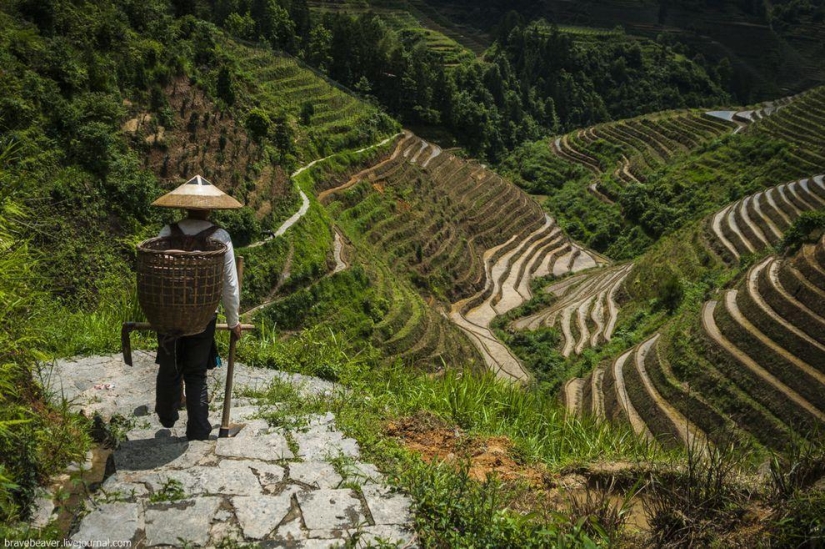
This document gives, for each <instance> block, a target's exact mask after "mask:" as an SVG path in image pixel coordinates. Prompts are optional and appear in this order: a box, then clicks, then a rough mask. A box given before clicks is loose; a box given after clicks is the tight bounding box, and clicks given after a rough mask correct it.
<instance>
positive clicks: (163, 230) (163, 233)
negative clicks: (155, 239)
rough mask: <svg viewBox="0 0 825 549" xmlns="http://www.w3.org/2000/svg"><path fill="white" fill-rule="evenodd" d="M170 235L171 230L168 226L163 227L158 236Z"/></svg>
mask: <svg viewBox="0 0 825 549" xmlns="http://www.w3.org/2000/svg"><path fill="white" fill-rule="evenodd" d="M170 234H172V228H171V227H170V226H169V225H164V226H163V228H162V229H161V230H160V234H159V235H158V236H169V235H170Z"/></svg>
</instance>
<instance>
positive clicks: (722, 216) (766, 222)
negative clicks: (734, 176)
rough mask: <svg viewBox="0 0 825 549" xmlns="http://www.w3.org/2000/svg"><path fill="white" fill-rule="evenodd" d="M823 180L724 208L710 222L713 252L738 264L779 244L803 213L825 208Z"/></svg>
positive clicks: (804, 182) (783, 187)
mask: <svg viewBox="0 0 825 549" xmlns="http://www.w3.org/2000/svg"><path fill="white" fill-rule="evenodd" d="M824 178H825V176H823V175H817V176H815V177H811V178H805V179H800V180H798V181H792V182H790V183H783V184H782V185H777V186H775V187H771V188H769V189H766V190H764V191H762V192H759V193H756V194H753V195H749V196H746V197H745V198H743V199H742V200H739V201H737V202H734V203H733V204H731V205H729V206H727V207H725V208H723V209H722V210H720V211H719V212H717V213H716V214H715V215H713V216H712V217H711V218H710V222H709V224H710V237H711V238H710V240H711V242H712V244H713V247H714V249H715V250H716V251H717V252H718V253H720V255H722V256H724V257H727V258H728V259H729V260H737V261H738V260H739V258H740V257H742V256H743V255H746V254H753V253H757V252H760V251H762V250H764V249H766V248H767V247H768V246H772V245H774V244H777V243H778V242H779V241H780V240H781V239H782V237H783V235H784V231H785V230H787V228H788V227H789V226H790V225H791V223H793V221H794V220H795V219H796V218H797V217H799V215H800V214H801V213H802V212H804V211H810V210H815V209H819V208H822V207H825V179H824Z"/></svg>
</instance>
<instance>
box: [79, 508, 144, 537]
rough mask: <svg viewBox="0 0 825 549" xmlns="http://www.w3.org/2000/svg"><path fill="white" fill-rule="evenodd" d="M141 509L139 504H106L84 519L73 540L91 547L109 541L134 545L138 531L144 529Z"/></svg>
mask: <svg viewBox="0 0 825 549" xmlns="http://www.w3.org/2000/svg"><path fill="white" fill-rule="evenodd" d="M140 509H141V506H140V504H138V503H104V504H102V505H100V506H98V507H97V508H96V509H94V510H93V511H92V512H91V513H89V514H88V515H86V516H85V517H84V518H83V520H82V521H81V523H80V529H78V531H77V533H76V534H75V535H73V536H72V538H71V539H72V541H75V542H78V543H83V544H86V545H87V546H89V547H91V546H92V544H93V543H99V542H103V541H108V540H118V541H131V542H133V543H134V542H135V538H136V537H137V533H138V531H139V530H142V529H143V528H144V523H143V516H142V514H141V512H140Z"/></svg>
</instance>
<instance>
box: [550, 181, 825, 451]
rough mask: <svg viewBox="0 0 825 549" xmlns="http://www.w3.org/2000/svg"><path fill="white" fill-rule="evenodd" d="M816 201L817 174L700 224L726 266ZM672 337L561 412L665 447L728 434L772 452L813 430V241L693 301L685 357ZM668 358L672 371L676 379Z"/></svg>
mask: <svg viewBox="0 0 825 549" xmlns="http://www.w3.org/2000/svg"><path fill="white" fill-rule="evenodd" d="M803 181H804V182H806V183H805V184H803ZM815 188H816V189H818V190H816V191H814V189H815ZM780 190H781V192H780ZM814 192H815V193H816V197H815V196H814V195H813V193H814ZM805 193H810V194H805ZM781 197H785V198H787V200H785V198H781ZM791 197H793V198H791ZM817 197H818V198H819V199H821V201H820V202H817V204H819V206H818V207H820V208H821V207H823V206H825V185H823V181H822V176H817V177H814V178H810V179H806V180H801V181H796V182H794V183H792V184H785V185H780V186H777V187H773V188H772V189H768V190H767V191H765V192H763V193H758V194H756V195H751V196H749V197H747V198H746V199H744V200H741V201H739V202H737V203H736V204H734V205H731V206H728V207H726V208H725V209H723V210H722V211H720V212H718V213H717V214H716V215H714V216H711V219H710V221H709V224H710V225H711V227H712V231H713V234H714V235H715V237H716V238H717V240H718V241H719V242H721V241H722V237H724V238H725V240H726V242H727V244H724V246H725V247H726V248H727V247H728V246H729V247H730V249H729V250H728V251H729V253H730V256H733V255H734V254H735V253H738V254H740V255H741V254H744V253H749V252H754V251H761V250H764V249H765V248H766V247H767V246H768V244H769V243H772V242H776V241H778V239H779V238H781V235H782V230H784V229H785V228H787V226H788V224H789V223H790V222H791V221H792V220H793V219H794V218H795V217H796V216H797V215H799V212H800V211H803V208H801V207H800V205H801V202H800V201H801V200H802V198H805V200H806V201H808V202H810V201H815V200H816V199H817ZM768 208H770V209H768ZM744 212H747V213H748V214H749V216H747V217H746V216H745V215H744ZM768 212H770V213H768ZM729 220H730V221H729ZM737 221H739V222H740V223H741V224H739V225H736V224H735V223H736V222H737ZM737 226H738V227H739V230H738V231H737V230H736V227H737ZM743 226H747V229H745V230H742V229H741V227H743ZM724 227H727V228H724ZM758 235H762V237H764V239H763V238H759V237H758ZM768 235H770V238H769V237H768ZM747 244H749V245H750V247H748V246H747ZM682 337H683V335H681V334H675V333H670V332H666V333H663V334H656V335H655V336H653V337H652V338H650V339H649V340H647V341H645V342H644V343H642V344H640V345H639V346H637V347H635V348H634V349H631V350H629V351H627V352H626V353H625V354H623V355H621V356H620V357H619V358H618V359H616V360H615V361H614V362H613V363H612V364H610V365H602V366H600V367H599V368H597V369H596V370H594V371H593V373H592V374H591V375H590V376H588V377H587V378H584V379H582V380H579V381H576V382H575V383H568V384H567V385H566V386H565V391H572V392H576V393H577V394H575V395H567V394H565V401H566V402H567V403H568V407H569V409H570V411H571V412H572V413H578V414H584V413H587V414H592V415H594V416H595V417H597V418H600V419H614V418H619V417H621V418H625V419H627V420H628V421H630V423H631V424H632V425H633V427H634V429H635V430H636V431H637V432H638V433H644V434H649V435H650V436H652V437H655V438H656V439H657V440H659V441H660V442H662V443H663V444H666V445H668V444H692V443H693V442H695V441H697V440H701V439H703V438H705V437H707V438H708V439H710V440H714V438H715V437H717V436H720V433H722V432H723V431H726V430H731V429H733V430H735V431H739V432H740V433H741V434H742V435H745V436H749V437H753V438H755V439H756V440H758V441H759V442H760V443H761V444H763V445H765V446H768V447H773V448H780V447H782V446H783V445H785V444H787V443H788V442H789V441H791V440H792V439H794V438H795V437H804V436H805V435H806V434H807V433H810V432H811V431H814V430H817V429H821V428H823V427H825V425H823V424H825V237H823V238H821V239H820V240H819V242H818V243H817V244H816V245H813V244H809V245H805V246H803V248H802V249H801V250H800V251H799V252H798V253H797V254H796V255H795V256H794V257H791V258H787V259H783V258H779V257H776V256H768V257H766V258H765V259H763V260H761V261H759V262H758V263H757V264H755V265H754V266H753V267H751V268H750V269H749V270H748V272H747V274H746V275H745V276H744V277H743V278H742V280H741V282H740V283H739V285H738V286H737V287H736V288H733V289H729V290H727V291H725V292H724V293H722V294H721V295H719V296H718V298H714V299H712V300H710V301H707V302H706V303H705V305H704V307H703V309H702V312H701V318H700V319H697V323H696V324H695V325H694V328H693V332H692V336H691V338H690V341H691V342H692V343H691V344H690V347H684V346H679V347H678V348H677V347H675V346H676V345H682V344H681V343H677V341H680V338H682ZM682 353H688V355H689V356H686V357H684V360H683V359H682V357H681V356H680V355H681V354H682ZM668 357H670V360H678V361H680V364H679V368H678V370H675V369H674V367H673V365H672V364H671V363H670V362H669V359H668ZM686 365H687V366H686ZM677 373H678V375H677Z"/></svg>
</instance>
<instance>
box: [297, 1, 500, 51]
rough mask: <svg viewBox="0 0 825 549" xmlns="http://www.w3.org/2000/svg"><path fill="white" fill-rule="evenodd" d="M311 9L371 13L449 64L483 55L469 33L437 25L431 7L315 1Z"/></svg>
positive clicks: (321, 11)
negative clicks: (419, 40)
mask: <svg viewBox="0 0 825 549" xmlns="http://www.w3.org/2000/svg"><path fill="white" fill-rule="evenodd" d="M309 6H310V8H311V9H312V10H313V11H315V12H318V13H325V12H336V13H347V14H350V15H353V16H357V15H361V14H365V13H371V14H374V15H377V16H378V17H380V18H381V20H382V21H384V23H385V24H386V25H387V26H388V27H389V28H390V29H392V30H394V31H396V32H399V33H404V34H409V35H413V36H417V37H419V38H420V39H421V40H423V41H424V44H425V45H426V46H427V49H429V50H431V51H433V52H435V53H436V54H438V56H439V57H440V58H441V59H442V61H443V62H444V63H445V64H447V65H454V64H457V63H459V62H460V61H461V59H462V58H472V57H473V56H475V55H481V54H482V53H483V52H484V50H485V49H486V45H485V44H484V43H483V42H482V41H480V40H479V39H478V38H477V37H473V36H471V35H470V34H469V33H462V32H461V31H460V30H459V29H457V28H455V27H454V26H453V25H452V24H451V23H449V22H447V21H444V23H445V24H444V25H442V24H440V23H438V22H437V21H436V20H435V18H434V17H433V15H434V14H432V13H430V12H431V8H429V6H427V5H426V3H423V2H416V1H414V0H413V1H411V2H407V1H403V0H400V1H395V2H381V3H379V2H375V3H374V4H367V3H364V2H362V3H358V2H332V1H328V0H314V1H311V2H309Z"/></svg>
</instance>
